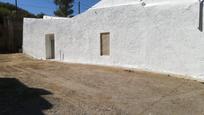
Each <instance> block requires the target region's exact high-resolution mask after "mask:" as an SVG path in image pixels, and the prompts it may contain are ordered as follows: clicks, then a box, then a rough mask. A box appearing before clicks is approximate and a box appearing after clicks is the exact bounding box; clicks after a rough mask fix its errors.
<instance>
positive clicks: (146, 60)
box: [23, 0, 204, 80]
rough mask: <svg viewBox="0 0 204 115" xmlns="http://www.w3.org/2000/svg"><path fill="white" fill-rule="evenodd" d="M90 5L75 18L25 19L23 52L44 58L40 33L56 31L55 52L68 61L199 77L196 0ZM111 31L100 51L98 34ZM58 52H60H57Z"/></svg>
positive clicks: (203, 46)
mask: <svg viewBox="0 0 204 115" xmlns="http://www.w3.org/2000/svg"><path fill="white" fill-rule="evenodd" d="M187 1H189V2H184V3H183V4H181V3H178V4H174V5H169V4H162V5H161V4H153V5H148V4H147V5H146V6H145V7H143V6H142V5H141V4H134V5H121V6H117V7H108V8H98V9H97V8H94V9H90V10H88V11H87V12H85V13H83V14H81V15H78V16H76V17H74V18H67V19H57V20H54V19H53V20H43V19H27V18H26V19H24V32H23V35H24V37H23V50H24V53H26V54H28V55H31V56H33V57H35V58H38V59H45V34H49V33H54V34H55V47H56V49H55V51H56V52H55V53H56V54H55V57H56V60H61V61H65V62H71V63H87V64H100V65H110V66H120V67H131V68H139V69H144V70H149V71H155V72H167V73H175V74H181V75H188V76H192V78H195V79H201V80H204V71H203V70H204V53H203V52H204V33H203V32H200V31H199V30H198V29H197V28H198V13H199V12H198V11H199V3H198V1H196V0H187ZM103 32H110V36H111V37H110V45H111V46H110V47H111V51H110V52H111V54H110V56H100V33H103ZM60 54H61V55H60Z"/></svg>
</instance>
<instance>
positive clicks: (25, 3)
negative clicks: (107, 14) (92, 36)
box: [0, 0, 99, 15]
mask: <svg viewBox="0 0 204 115" xmlns="http://www.w3.org/2000/svg"><path fill="white" fill-rule="evenodd" d="M80 1H81V11H82V12H83V11H85V10H87V9H88V8H90V7H91V6H93V5H94V4H96V3H97V2H98V1H99V0H80ZM0 2H9V3H12V4H15V0H0ZM77 3H78V0H75V2H74V7H73V9H74V15H76V14H77V13H78V11H77V9H78V8H77V7H78V5H77ZM18 6H19V7H20V8H23V9H25V10H28V11H29V12H31V13H34V14H38V13H41V12H42V13H45V14H47V15H54V14H53V12H54V10H55V9H56V8H57V6H55V4H54V2H53V0H18Z"/></svg>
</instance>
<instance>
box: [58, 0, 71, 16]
mask: <svg viewBox="0 0 204 115" xmlns="http://www.w3.org/2000/svg"><path fill="white" fill-rule="evenodd" d="M54 2H55V4H56V5H57V6H58V9H57V10H56V11H55V12H54V14H55V15H56V16H60V17H72V14H73V12H74V11H73V9H72V7H73V2H74V0H54Z"/></svg>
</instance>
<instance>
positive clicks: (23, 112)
mask: <svg viewBox="0 0 204 115" xmlns="http://www.w3.org/2000/svg"><path fill="white" fill-rule="evenodd" d="M51 94H52V93H51V92H49V91H46V90H44V89H37V88H29V87H27V86H26V85H24V84H23V83H21V82H20V81H19V80H18V79H15V78H0V115H44V114H43V110H46V109H50V108H52V104H51V103H49V102H48V101H47V100H45V99H44V98H43V97H42V95H51Z"/></svg>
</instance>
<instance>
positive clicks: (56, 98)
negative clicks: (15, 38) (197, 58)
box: [0, 54, 204, 115]
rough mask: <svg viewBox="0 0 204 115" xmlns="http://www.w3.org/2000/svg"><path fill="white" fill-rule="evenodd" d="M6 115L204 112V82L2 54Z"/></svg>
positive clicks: (1, 103)
mask: <svg viewBox="0 0 204 115" xmlns="http://www.w3.org/2000/svg"><path fill="white" fill-rule="evenodd" d="M0 114H1V115H203V114H204V84H202V83H199V82H196V81H191V80H184V79H178V78H174V77H169V76H168V75H158V74H154V73H147V72H139V71H130V70H125V69H120V68H110V67H101V66H93V65H80V64H64V63H59V62H53V61H41V60H34V59H32V58H28V57H27V56H25V55H23V54H0Z"/></svg>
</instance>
